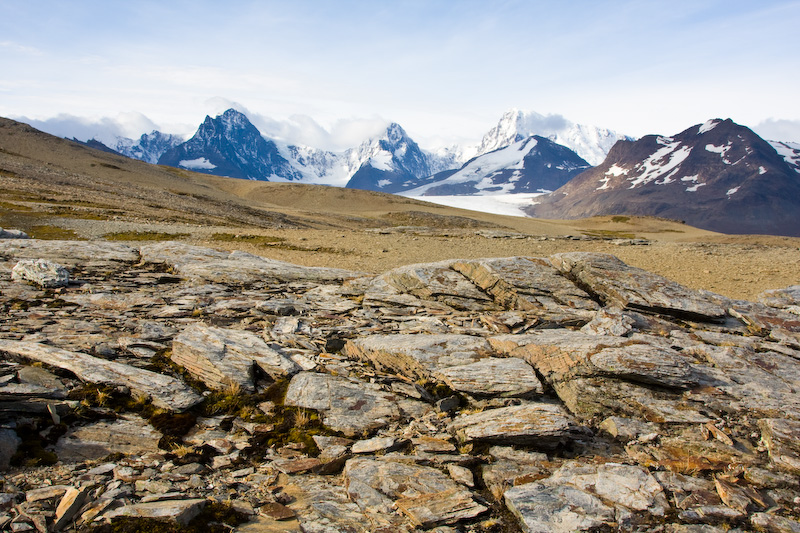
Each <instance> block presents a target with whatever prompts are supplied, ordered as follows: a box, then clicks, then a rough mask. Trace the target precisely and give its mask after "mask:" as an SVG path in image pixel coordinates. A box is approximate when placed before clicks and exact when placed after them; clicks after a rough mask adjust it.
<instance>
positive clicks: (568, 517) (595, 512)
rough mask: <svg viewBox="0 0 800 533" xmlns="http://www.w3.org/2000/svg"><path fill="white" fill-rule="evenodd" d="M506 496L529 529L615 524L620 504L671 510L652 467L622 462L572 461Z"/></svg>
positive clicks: (637, 508) (579, 528) (583, 528)
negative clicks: (648, 469) (650, 470)
mask: <svg viewBox="0 0 800 533" xmlns="http://www.w3.org/2000/svg"><path fill="white" fill-rule="evenodd" d="M504 500H505V502H506V505H507V506H508V508H509V509H510V510H511V512H512V513H514V514H515V515H516V516H517V517H518V518H519V519H520V522H521V524H522V526H523V528H524V529H525V531H529V532H542V533H544V532H568V531H587V530H593V529H594V528H600V527H602V526H605V527H613V526H614V525H616V524H615V522H616V516H617V512H616V510H615V508H620V507H621V508H624V509H628V510H630V511H640V512H646V513H649V514H652V515H654V516H657V517H663V516H664V515H665V514H666V511H667V509H669V503H668V502H667V498H666V496H665V495H664V491H663V489H662V488H661V485H660V484H659V483H658V481H656V479H655V478H654V477H653V476H652V475H651V474H650V473H649V472H647V470H645V469H643V468H641V467H639V466H634V465H623V464H617V463H606V464H603V465H594V464H581V463H576V462H570V463H567V464H565V465H564V466H562V467H561V468H559V469H558V470H557V471H556V472H554V473H553V475H552V476H551V477H549V478H546V479H543V480H542V481H539V482H534V483H528V484H524V485H518V486H516V487H513V488H511V489H509V490H507V491H506V492H505V494H504ZM612 505H613V506H614V507H612Z"/></svg>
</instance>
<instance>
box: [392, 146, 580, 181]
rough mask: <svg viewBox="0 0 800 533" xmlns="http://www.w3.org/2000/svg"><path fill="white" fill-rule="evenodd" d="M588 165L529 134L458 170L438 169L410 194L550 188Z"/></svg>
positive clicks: (481, 156)
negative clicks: (437, 171) (438, 171)
mask: <svg viewBox="0 0 800 533" xmlns="http://www.w3.org/2000/svg"><path fill="white" fill-rule="evenodd" d="M589 167H590V165H589V163H587V162H586V161H585V160H583V159H582V158H581V157H580V156H579V155H578V154H576V153H575V152H573V151H572V150H570V149H569V148H566V147H564V146H561V145H560V144H556V143H554V142H553V141H551V140H550V139H546V138H544V137H540V136H538V135H532V136H530V137H528V138H526V139H523V140H521V141H517V142H515V143H512V144H511V145H508V146H505V147H503V148H499V149H497V150H494V151H492V152H489V153H487V154H483V155H479V156H477V157H474V158H473V159H471V160H469V161H468V162H467V163H465V164H464V165H463V166H462V167H461V168H460V169H457V170H450V171H445V172H440V173H438V174H436V175H434V176H431V177H430V178H427V179H426V180H424V181H427V183H425V184H424V185H422V186H420V187H417V188H415V189H412V190H410V191H407V194H408V195H412V196H444V195H475V194H500V193H523V192H546V191H553V190H555V189H557V188H559V187H561V186H562V185H564V184H565V183H567V182H568V181H569V180H570V179H572V177H573V176H575V175H577V174H579V173H581V172H583V171H584V170H586V169H587V168H589Z"/></svg>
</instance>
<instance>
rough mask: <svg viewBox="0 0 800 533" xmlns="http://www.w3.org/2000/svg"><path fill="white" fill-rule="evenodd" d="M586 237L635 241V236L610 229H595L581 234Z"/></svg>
mask: <svg viewBox="0 0 800 533" xmlns="http://www.w3.org/2000/svg"><path fill="white" fill-rule="evenodd" d="M581 233H583V234H584V235H586V236H587V237H598V238H600V239H635V238H636V235H634V234H633V233H627V232H624V231H615V230H610V229H597V230H587V231H583V232H581Z"/></svg>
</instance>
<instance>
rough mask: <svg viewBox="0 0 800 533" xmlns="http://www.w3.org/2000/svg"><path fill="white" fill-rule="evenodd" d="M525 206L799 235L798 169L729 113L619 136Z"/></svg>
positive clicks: (553, 212)
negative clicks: (598, 158)
mask: <svg viewBox="0 0 800 533" xmlns="http://www.w3.org/2000/svg"><path fill="white" fill-rule="evenodd" d="M536 202H537V203H536V204H535V205H533V206H531V207H529V208H527V209H526V212H527V213H528V214H529V215H531V216H535V217H543V218H548V217H554V216H558V217H559V218H582V217H586V216H594V215H599V214H603V215H648V216H659V217H665V218H671V219H677V220H684V221H686V222H687V223H689V224H691V225H693V226H696V227H700V228H703V229H708V230H712V231H719V232H723V233H740V234H741V233H769V234H773V235H788V236H800V176H799V175H798V172H797V169H796V168H792V167H791V166H790V164H789V163H788V162H787V161H786V159H785V157H784V156H781V155H780V154H778V153H777V152H776V150H775V148H774V146H773V145H772V144H770V143H768V142H767V141H764V140H763V139H761V137H759V136H758V135H756V134H755V133H754V132H752V130H750V129H749V128H746V127H744V126H740V125H738V124H736V123H734V122H733V121H732V120H730V119H726V120H721V119H713V120H709V121H707V122H705V123H704V124H698V125H695V126H692V127H690V128H688V129H686V130H684V131H683V132H681V133H679V134H677V135H674V136H671V137H669V136H661V135H647V136H645V137H642V138H641V139H639V140H638V141H620V142H618V143H617V144H615V145H614V147H613V148H612V150H611V151H610V152H609V155H608V157H607V158H606V160H605V161H604V162H603V163H602V164H601V165H599V166H597V167H594V168H592V169H590V170H587V171H585V172H583V173H581V174H579V175H577V176H576V177H575V178H573V179H572V180H571V181H570V182H569V183H567V184H566V185H564V186H563V187H561V188H560V189H558V190H556V191H554V192H553V193H551V194H549V195H547V196H544V197H540V198H537V199H536Z"/></svg>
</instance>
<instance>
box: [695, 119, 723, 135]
mask: <svg viewBox="0 0 800 533" xmlns="http://www.w3.org/2000/svg"><path fill="white" fill-rule="evenodd" d="M719 123H720V121H719V120H717V119H715V118H713V119H710V120H706V121H705V123H703V124H702V125H701V126H700V129H699V130H698V131H697V134H698V135H702V134H704V133H706V132H709V131H711V130H713V129H714V128H716V127H717V124H719Z"/></svg>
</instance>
